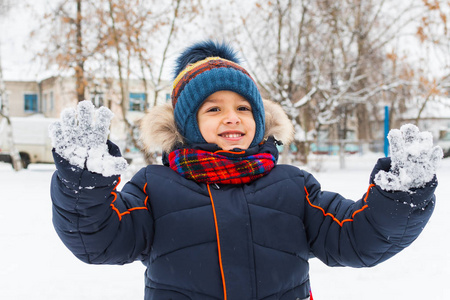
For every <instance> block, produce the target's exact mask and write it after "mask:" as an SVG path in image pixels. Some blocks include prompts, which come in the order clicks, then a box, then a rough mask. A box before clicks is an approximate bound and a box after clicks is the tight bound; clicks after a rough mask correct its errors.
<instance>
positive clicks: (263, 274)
mask: <svg viewBox="0 0 450 300" xmlns="http://www.w3.org/2000/svg"><path fill="white" fill-rule="evenodd" d="M175 74H176V78H175V80H174V88H173V92H172V103H171V104H167V105H162V106H159V107H155V108H153V109H152V110H150V111H149V112H148V113H147V115H146V116H145V117H144V118H143V119H142V122H141V124H142V125H141V134H142V136H141V139H142V141H143V144H144V146H145V148H146V150H147V151H151V149H152V147H157V148H159V149H162V150H163V152H164V158H163V162H164V165H163V166H161V165H151V166H147V167H145V168H143V169H141V170H140V171H139V172H138V173H137V174H136V175H135V176H134V177H133V178H132V179H131V180H130V181H129V182H128V183H126V184H125V186H124V187H123V189H122V190H121V191H117V190H116V187H117V185H118V182H119V180H120V177H119V176H118V174H120V173H121V172H122V171H123V169H124V164H123V159H122V158H121V157H119V156H120V152H119V151H118V148H117V147H116V146H115V145H114V144H112V143H111V142H109V141H108V142H106V137H107V135H108V131H107V128H108V126H109V121H110V119H111V117H112V115H111V113H110V112H109V111H108V110H107V109H104V108H103V109H102V108H101V109H99V110H97V111H96V114H97V121H96V122H94V121H93V119H92V118H93V115H94V108H93V105H92V103H90V102H81V103H80V104H79V105H78V113H76V112H75V110H73V109H69V110H68V111H65V112H64V113H63V117H62V121H61V122H59V123H57V124H55V125H54V126H53V127H52V129H51V136H52V140H53V144H54V147H55V150H54V155H55V164H56V166H57V171H56V172H55V174H54V176H53V179H52V185H51V192H52V201H53V222H54V226H55V229H56V231H57V233H58V235H59V236H60V238H61V239H62V241H63V242H64V243H65V245H66V246H67V247H68V248H69V249H70V250H71V251H72V252H73V253H74V254H75V255H76V256H77V257H78V258H80V259H81V260H82V261H84V262H87V263H91V264H124V263H130V262H133V261H135V260H140V261H142V262H143V263H144V264H145V265H146V267H147V271H146V273H145V299H147V300H149V299H158V300H159V299H172V300H186V299H196V300H197V299H198V300H217V299H229V300H231V299H233V300H234V299H238V300H246V299H249V300H250V299H261V300H262V299H264V300H275V299H281V300H292V299H296V300H300V299H311V298H312V296H311V292H310V281H309V264H308V261H309V259H311V258H312V257H316V258H318V259H320V260H321V261H323V262H324V263H325V264H327V265H329V266H351V267H370V266H374V265H377V264H379V263H381V262H383V261H385V260H387V259H389V258H390V257H392V256H393V255H395V254H396V253H398V252H400V251H401V250H402V249H404V248H405V247H407V246H408V245H410V244H411V243H412V242H413V241H414V240H415V239H416V238H417V236H418V235H419V234H420V232H421V231H422V229H423V228H424V226H425V224H426V223H427V221H428V219H429V218H430V216H431V214H432V212H433V209H434V201H435V197H434V190H435V188H436V186H437V180H436V177H435V176H434V178H430V180H428V182H425V181H423V180H422V181H421V180H420V179H421V178H418V179H419V180H417V181H414V182H415V185H414V186H412V187H411V190H409V191H387V190H383V189H382V188H380V186H378V185H376V184H375V182H374V178H375V175H376V174H378V173H379V171H380V170H381V171H386V172H391V171H390V160H389V159H387V158H385V159H380V160H379V161H378V163H377V164H376V166H375V168H374V171H373V172H372V175H371V176H370V182H371V184H370V185H369V186H368V189H367V192H366V193H365V195H363V197H362V198H361V199H360V200H358V201H356V202H355V201H352V200H347V199H345V198H344V197H342V196H341V195H339V194H336V193H333V192H327V191H322V190H321V187H320V184H319V183H318V182H317V181H316V179H315V178H314V177H313V176H312V175H311V174H309V173H308V172H306V171H304V170H301V169H299V168H297V167H294V166H289V165H277V164H276V162H277V158H278V150H277V147H276V144H278V143H279V141H283V142H285V143H288V142H289V141H290V140H291V139H292V135H293V128H292V124H291V122H290V121H289V119H288V118H287V116H286V114H285V113H284V112H283V110H282V109H281V107H280V106H278V105H276V104H274V103H272V102H270V101H263V100H262V99H261V95H260V93H259V91H258V88H257V86H256V84H255V82H254V81H253V79H252V78H251V76H250V75H249V74H248V72H247V71H246V70H245V69H244V68H242V67H241V66H240V65H239V64H238V60H237V58H236V53H235V52H234V51H233V50H232V49H231V48H230V47H229V46H228V45H226V44H218V43H215V42H212V41H206V42H202V43H198V44H194V45H193V46H191V47H189V48H188V49H186V51H184V52H183V53H182V54H181V55H180V57H179V58H178V60H177V68H176V71H175ZM76 114H78V115H77V116H76ZM76 117H77V118H78V120H79V124H78V125H76V122H75V120H76ZM105 128H106V129H105ZM409 132H413V131H409ZM400 138H401V137H400ZM403 138H404V139H405V140H408V141H421V139H420V138H419V137H418V136H416V135H415V134H412V135H411V134H410V135H405V136H404V137H403ZM107 145H108V146H107ZM431 146H432V145H430V146H429V147H428V146H427V147H424V148H423V153H424V155H426V156H427V158H428V159H421V160H418V159H417V160H415V156H414V155H415V154H414V153H410V154H411V158H412V160H413V161H415V164H416V165H415V166H416V167H418V168H419V169H421V168H426V167H429V166H428V165H426V164H427V163H428V162H432V163H433V164H432V165H431V170H433V171H435V168H436V164H437V161H438V160H439V151H436V149H435V148H431ZM102 151H104V152H102ZM398 151H402V149H398ZM99 153H100V155H99ZM441 153H442V152H441ZM393 154H396V153H395V152H394V153H393ZM80 162H81V163H80ZM400 168H402V166H400ZM382 174H385V175H386V174H388V175H389V176H388V175H386V176H387V177H389V178H395V176H397V175H396V174H392V173H382ZM405 276H407V275H405ZM350 284H351V283H349V285H350ZM319 288H320V287H319Z"/></svg>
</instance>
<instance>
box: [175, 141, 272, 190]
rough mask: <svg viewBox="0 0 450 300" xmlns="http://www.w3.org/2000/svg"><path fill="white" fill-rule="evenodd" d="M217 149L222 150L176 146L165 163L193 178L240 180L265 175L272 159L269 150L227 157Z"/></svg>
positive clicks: (231, 182)
mask: <svg viewBox="0 0 450 300" xmlns="http://www.w3.org/2000/svg"><path fill="white" fill-rule="evenodd" d="M221 152H222V153H226V152H225V151H217V152H214V153H213V152H208V151H203V150H196V149H188V148H185V149H178V150H175V151H173V152H171V153H170V154H169V165H170V168H171V169H172V170H174V171H175V172H177V173H178V174H180V175H181V176H183V177H185V178H187V179H191V180H194V181H197V182H204V183H221V184H243V183H249V182H252V181H254V180H256V179H258V178H260V177H262V176H264V175H266V174H267V173H269V172H270V170H272V168H273V167H274V166H275V162H276V159H275V157H274V156H273V155H272V154H270V153H258V154H255V155H249V156H240V157H228V156H225V155H220V154H219V153H221ZM233 153H234V154H236V153H235V152H233ZM243 153H244V152H243Z"/></svg>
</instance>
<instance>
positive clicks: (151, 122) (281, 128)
mask: <svg viewBox="0 0 450 300" xmlns="http://www.w3.org/2000/svg"><path fill="white" fill-rule="evenodd" d="M263 103H264V110H265V116H266V117H265V122H266V125H265V126H266V127H265V134H264V139H266V138H268V137H269V136H273V137H275V139H277V140H279V141H281V142H283V144H286V145H288V144H289V143H290V142H292V140H293V137H294V127H293V125H292V122H291V121H290V120H289V118H288V116H287V115H286V113H285V112H284V110H283V108H281V106H280V105H279V104H277V103H275V102H273V101H269V100H263ZM140 128H141V136H140V139H141V141H142V143H143V145H144V149H145V151H146V152H153V151H157V150H162V151H163V152H166V153H169V152H171V151H172V150H173V149H174V148H175V146H176V145H177V144H181V145H182V144H184V139H183V137H182V136H181V134H180V133H179V132H178V130H177V126H176V123H175V118H174V115H173V108H172V105H171V104H170V103H167V104H163V105H158V106H155V107H153V108H152V109H150V110H149V111H148V112H147V113H146V115H145V116H144V117H143V118H142V119H141V122H140Z"/></svg>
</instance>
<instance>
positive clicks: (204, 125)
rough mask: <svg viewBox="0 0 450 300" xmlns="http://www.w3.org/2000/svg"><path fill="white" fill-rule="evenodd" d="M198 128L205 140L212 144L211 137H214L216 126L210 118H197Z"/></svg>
mask: <svg viewBox="0 0 450 300" xmlns="http://www.w3.org/2000/svg"><path fill="white" fill-rule="evenodd" d="M197 122H198V128H199V129H200V133H201V134H202V136H203V138H204V139H205V141H207V142H211V137H212V136H214V126H213V125H214V124H213V122H212V121H211V120H210V119H208V118H201V117H200V118H197Z"/></svg>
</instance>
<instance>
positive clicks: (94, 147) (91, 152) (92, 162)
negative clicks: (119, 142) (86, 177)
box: [49, 101, 127, 176]
mask: <svg viewBox="0 0 450 300" xmlns="http://www.w3.org/2000/svg"><path fill="white" fill-rule="evenodd" d="M113 116H114V114H113V113H112V112H111V111H110V110H109V109H108V108H106V107H101V108H99V109H97V110H95V109H94V105H93V104H92V102H90V101H81V102H79V103H78V106H77V110H76V111H75V109H73V108H68V109H65V110H63V111H62V113H61V120H60V121H56V122H55V123H53V124H51V125H50V127H49V134H50V138H51V140H52V146H53V147H54V148H55V152H56V153H58V154H59V155H60V156H61V157H63V158H64V159H66V160H67V161H69V163H70V164H71V165H74V166H77V167H79V168H84V167H86V168H87V169H88V170H89V171H91V172H95V173H100V174H102V175H104V176H112V175H118V174H121V173H123V172H124V171H125V169H126V167H127V162H126V160H125V159H124V158H123V157H115V156H112V155H111V154H109V152H108V146H107V143H106V142H107V138H108V134H109V125H110V122H111V119H112V117H113Z"/></svg>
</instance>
